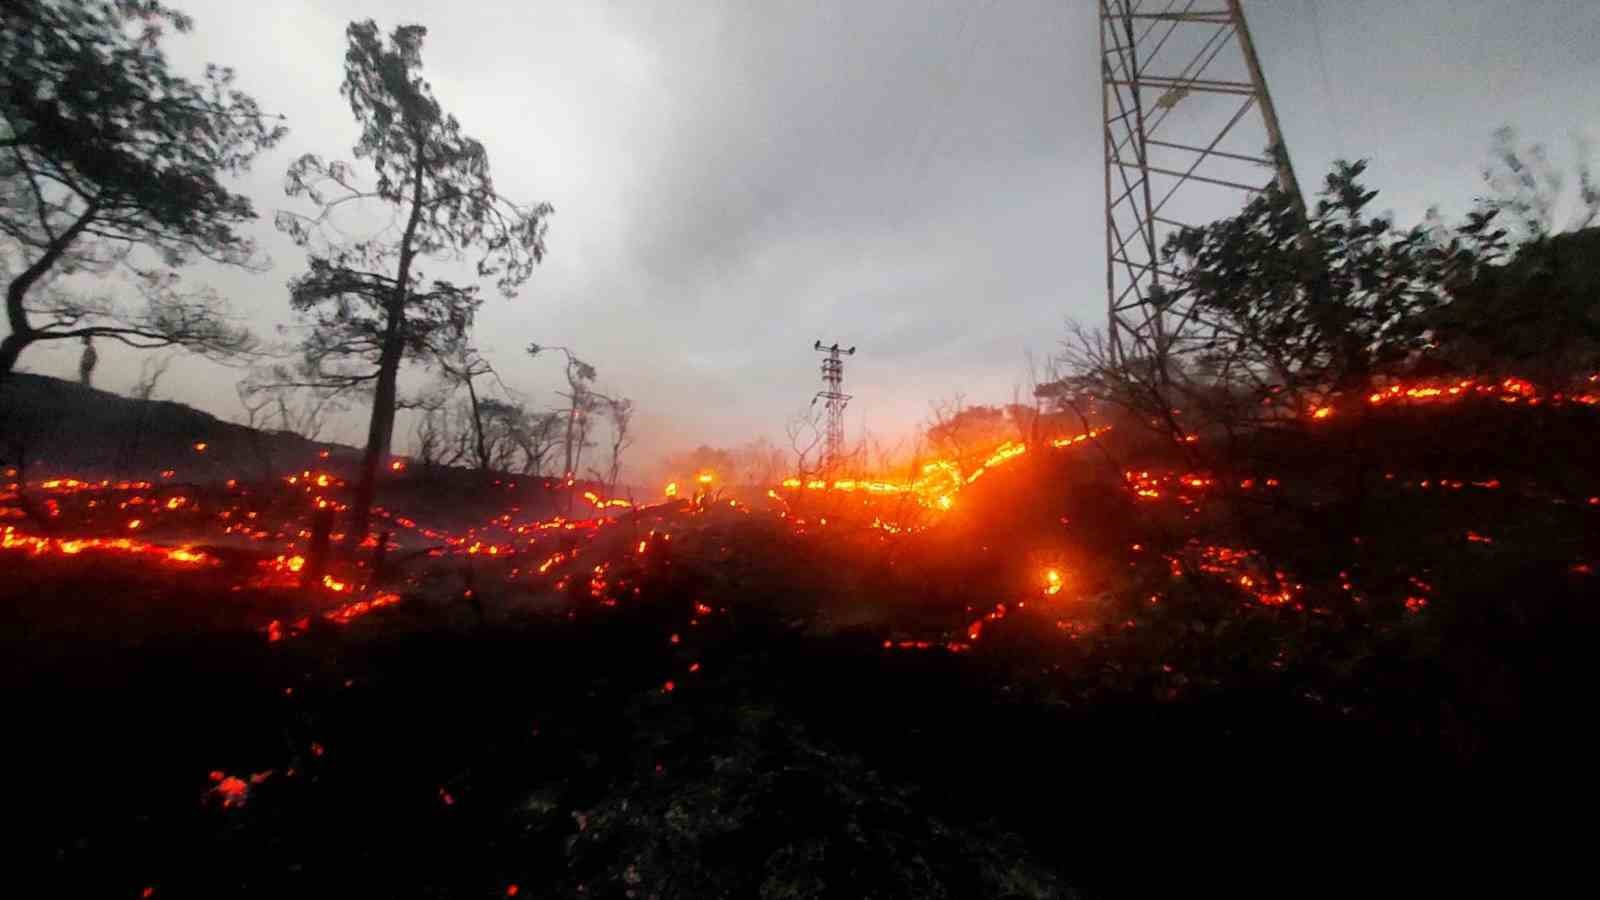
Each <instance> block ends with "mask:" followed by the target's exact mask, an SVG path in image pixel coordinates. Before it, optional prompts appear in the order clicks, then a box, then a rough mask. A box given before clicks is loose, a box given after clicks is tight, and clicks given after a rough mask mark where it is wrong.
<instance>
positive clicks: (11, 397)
mask: <svg viewBox="0 0 1600 900" xmlns="http://www.w3.org/2000/svg"><path fill="white" fill-rule="evenodd" d="M0 434H3V435H4V438H3V441H0V458H3V459H4V461H5V463H6V465H8V466H15V465H18V464H19V463H20V464H22V465H23V466H24V467H25V469H26V471H27V473H28V476H29V477H30V478H40V477H49V476H52V475H70V476H72V477H76V478H111V479H145V480H150V479H155V478H159V477H160V475H161V473H162V472H163V471H168V470H173V471H174V475H173V476H172V477H175V478H178V479H179V480H182V481H185V482H193V483H207V482H219V481H226V480H228V479H230V478H240V477H249V478H270V477H273V476H275V475H277V474H279V473H280V472H289V471H297V470H299V469H302V468H305V467H307V466H311V465H319V464H320V466H321V467H322V468H324V469H331V470H342V469H344V468H346V467H351V466H353V465H354V464H355V462H356V461H357V460H358V459H359V458H360V457H359V454H360V451H359V450H357V449H356V448H353V447H347V446H344V445H342V444H330V443H318V442H315V441H308V440H306V439H304V438H302V437H300V436H299V435H296V434H291V433H289V432H284V431H259V430H256V429H253V428H247V427H245V426H243V425H238V424H235V423H233V422H225V421H223V420H221V419H218V418H217V417H216V416H213V415H211V414H210V413H206V412H202V411H200V410H198V409H195V408H193V407H191V406H185V405H184V404H182V403H174V402H172V401H169V400H137V399H134V398H131V397H124V396H122V395H120V394H114V393H111V392H110V391H102V390H99V389H97V388H92V387H85V386H83V385H81V384H77V383H75V382H71V381H64V380H62V379H59V378H51V377H49V376H45V375H32V374H24V373H17V374H14V375H12V376H11V378H10V380H9V381H8V382H7V383H6V384H5V385H4V386H3V387H0ZM200 445H204V448H203V449H197V448H199V447H200ZM323 451H327V453H328V456H327V457H326V458H323V457H322V456H321V454H322V453H323ZM352 471H353V469H352Z"/></svg>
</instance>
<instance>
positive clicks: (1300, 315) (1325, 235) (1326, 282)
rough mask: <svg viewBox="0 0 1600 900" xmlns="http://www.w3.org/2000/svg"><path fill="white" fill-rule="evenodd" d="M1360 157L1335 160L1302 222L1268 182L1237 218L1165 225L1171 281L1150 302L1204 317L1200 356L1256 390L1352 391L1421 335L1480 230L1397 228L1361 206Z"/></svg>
mask: <svg viewBox="0 0 1600 900" xmlns="http://www.w3.org/2000/svg"><path fill="white" fill-rule="evenodd" d="M1365 169H1366V164H1365V163H1364V162H1357V163H1344V162H1341V163H1338V164H1337V165H1336V167H1335V169H1334V171H1333V172H1332V173H1330V174H1329V175H1328V177H1327V181H1326V183H1325V184H1324V186H1323V190H1322V192H1321V194H1320V195H1319V199H1318V201H1317V203H1316V205H1315V207H1314V209H1313V210H1312V211H1311V212H1310V214H1309V218H1308V219H1307V220H1304V221H1303V220H1301V219H1300V217H1299V216H1298V214H1297V213H1296V210H1295V205H1294V203H1293V200H1292V197H1291V196H1290V195H1288V194H1285V193H1284V192H1283V191H1281V190H1279V189H1277V188H1276V187H1273V188H1271V189H1269V190H1268V191H1267V192H1265V193H1264V194H1262V195H1261V196H1260V197H1258V198H1256V199H1255V200H1253V201H1252V202H1251V203H1250V204H1249V205H1248V206H1246V207H1245V209H1244V211H1243V212H1241V213H1240V214H1239V215H1238V216H1235V217H1233V218H1229V219H1223V220H1221V221H1218V222H1215V223H1213V224H1211V225H1207V226H1204V227H1202V228H1195V229H1186V230H1185V231H1183V232H1181V233H1179V234H1177V235H1174V236H1173V237H1172V238H1171V239H1170V240H1169V242H1168V243H1167V246H1166V247H1165V248H1164V249H1165V255H1166V257H1167V259H1168V261H1169V262H1172V263H1175V264H1181V273H1182V277H1181V279H1180V280H1179V281H1178V282H1177V283H1176V284H1175V285H1173V286H1172V287H1170V288H1167V289H1166V290H1165V291H1163V292H1162V293H1161V294H1160V295H1159V298H1158V300H1159V302H1163V303H1166V304H1169V305H1175V304H1180V303H1182V304H1187V307H1188V308H1189V309H1191V310H1192V311H1193V313H1194V315H1195V316H1196V318H1198V319H1199V320H1200V321H1202V322H1204V323H1207V324H1209V325H1211V326H1213V337H1212V338H1211V339H1210V340H1209V341H1208V342H1207V343H1206V345H1205V347H1204V349H1203V352H1202V354H1201V360H1200V361H1201V363H1202V364H1203V365H1205V366H1206V367H1207V368H1209V369H1210V370H1212V371H1215V372H1218V373H1220V374H1221V376H1222V378H1223V380H1224V381H1227V380H1229V379H1238V380H1240V381H1242V382H1244V383H1247V384H1250V385H1251V386H1253V387H1255V388H1257V389H1262V390H1284V389H1287V391H1288V393H1289V396H1291V397H1292V398H1294V399H1295V400H1298V401H1301V402H1302V403H1303V402H1305V400H1306V398H1304V397H1302V396H1301V393H1302V392H1306V391H1309V392H1313V393H1316V394H1322V393H1325V392H1330V391H1339V390H1345V389H1360V388H1361V387H1362V386H1363V385H1364V384H1365V383H1366V382H1367V381H1368V380H1369V379H1370V378H1371V377H1373V376H1374V375H1377V374H1380V373H1385V372H1393V371H1396V370H1397V369H1398V368H1399V367H1400V366H1401V365H1402V364H1403V363H1404V362H1405V361H1406V360H1407V359H1408V358H1409V357H1410V356H1411V355H1412V354H1414V353H1416V352H1418V351H1420V350H1421V349H1422V348H1423V347H1424V346H1425V345H1426V344H1427V337H1428V336H1427V325H1426V321H1427V320H1426V314H1427V313H1429V312H1431V311H1433V310H1435V309H1437V308H1438V307H1439V306H1440V305H1441V304H1443V302H1444V301H1445V294H1444V289H1445V287H1446V285H1448V284H1450V283H1452V281H1453V280H1456V279H1458V278H1460V277H1461V276H1462V274H1463V273H1465V272H1470V271H1471V270H1472V269H1473V268H1474V267H1475V266H1476V265H1477V264H1478V262H1479V260H1480V254H1481V252H1482V251H1483V250H1484V249H1485V247H1486V244H1487V240H1488V237H1489V235H1488V234H1486V233H1484V232H1483V231H1482V230H1481V229H1480V230H1478V231H1468V230H1463V232H1462V233H1461V234H1459V235H1457V236H1456V237H1455V238H1454V239H1452V240H1451V241H1450V242H1449V243H1448V244H1443V245H1441V244H1438V243H1436V242H1434V241H1433V240H1431V239H1430V236H1429V234H1428V232H1427V230H1426V229H1423V228H1421V227H1418V228H1413V229H1411V230H1409V231H1405V232H1397V231H1396V230H1395V229H1394V228H1393V225H1392V224H1391V223H1390V222H1389V221H1388V220H1387V219H1385V218H1383V217H1379V216H1369V215H1368V214H1367V207H1368V206H1369V205H1370V204H1371V202H1372V199H1373V198H1374V197H1375V196H1377V192H1376V191H1371V190H1368V189H1366V188H1365V187H1364V186H1363V185H1362V184H1361V181H1360V178H1361V175H1362V173H1363V172H1364V171H1365Z"/></svg>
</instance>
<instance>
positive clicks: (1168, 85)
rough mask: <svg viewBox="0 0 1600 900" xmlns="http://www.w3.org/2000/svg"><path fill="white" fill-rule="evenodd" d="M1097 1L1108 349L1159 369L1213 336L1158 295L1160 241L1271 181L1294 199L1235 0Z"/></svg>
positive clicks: (1295, 188) (1163, 274)
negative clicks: (1182, 0) (1178, 0)
mask: <svg viewBox="0 0 1600 900" xmlns="http://www.w3.org/2000/svg"><path fill="white" fill-rule="evenodd" d="M1099 6H1100V50H1101V54H1100V60H1101V63H1100V71H1101V82H1102V85H1101V88H1102V106H1101V111H1102V114H1103V115H1102V118H1103V119H1104V129H1105V131H1104V137H1105V167H1106V172H1105V192H1106V223H1105V224H1106V300H1107V309H1106V315H1107V319H1108V323H1107V324H1108V331H1109V337H1110V342H1111V353H1112V356H1113V358H1114V359H1115V360H1118V361H1122V360H1126V359H1144V360H1149V361H1152V362H1154V363H1156V364H1157V365H1160V366H1164V365H1165V364H1166V362H1167V361H1169V360H1171V359H1173V358H1174V357H1176V356H1181V355H1182V354H1184V353H1187V352H1190V351H1193V350H1196V349H1200V348H1203V347H1204V346H1206V345H1207V344H1208V343H1211V342H1213V341H1215V340H1216V338H1217V337H1218V333H1219V327H1218V326H1217V325H1215V324H1213V323H1209V322H1206V321H1204V319H1203V318H1202V317H1201V316H1200V315H1199V313H1198V311H1197V310H1194V309H1192V308H1191V307H1190V306H1189V305H1188V304H1186V303H1183V302H1181V301H1180V302H1174V301H1173V300H1172V296H1171V295H1170V294H1167V293H1164V292H1163V290H1162V286H1163V282H1168V283H1170V282H1173V281H1174V280H1175V279H1176V275H1177V273H1175V272H1173V271H1172V270H1171V269H1170V268H1169V267H1168V266H1167V264H1166V260H1164V259H1163V258H1162V248H1163V246H1164V245H1165V244H1166V241H1167V238H1168V237H1170V236H1172V235H1174V234H1176V233H1178V232H1180V231H1182V230H1183V229H1184V228H1187V227H1193V226H1198V225H1203V224H1205V223H1206V222H1209V221H1212V220H1214V219H1216V218H1219V217H1221V216H1223V215H1228V214H1231V213H1232V212H1234V211H1235V210H1237V209H1238V208H1239V207H1240V206H1242V205H1243V204H1244V203H1245V202H1247V201H1248V200H1249V199H1251V198H1253V197H1255V196H1257V195H1259V194H1260V193H1261V192H1263V191H1265V190H1266V189H1267V188H1268V187H1270V186H1272V185H1273V184H1274V183H1276V185H1277V187H1278V189H1279V190H1281V191H1283V192H1285V193H1287V194H1288V195H1289V196H1290V197H1291V199H1292V201H1293V203H1294V204H1295V206H1296V207H1297V209H1298V210H1299V211H1300V213H1301V219H1302V221H1303V220H1304V218H1305V215H1304V212H1305V202H1304V200H1303V199H1302V197H1301V194H1300V188H1299V184H1298V183H1297V182H1296V180H1295V176H1294V168H1293V167H1292V166H1291V165H1290V164H1289V152H1288V150H1287V149H1286V148H1285V145H1284V140H1283V133H1282V130H1281V128H1280V127H1279V124H1278V113H1277V109H1276V108H1275V107H1274V106H1273V104H1272V96H1271V95H1270V94H1269V93H1268V92H1267V80H1266V76H1265V75H1264V74H1263V73H1262V70H1261V62H1260V60H1259V59H1257V57H1256V48H1255V44H1254V42H1253V41H1252V40H1251V39H1250V30H1249V28H1248V27H1247V26H1246V25H1245V20H1244V11H1243V9H1241V7H1240V5H1239V0H1190V2H1187V3H1182V4H1175V3H1168V4H1165V5H1164V6H1163V5H1162V4H1154V3H1141V2H1139V0H1100V3H1099ZM1174 7H1177V8H1176V9H1174ZM1263 170H1265V171H1263ZM1268 172H1270V173H1271V174H1270V177H1266V175H1267V173H1268Z"/></svg>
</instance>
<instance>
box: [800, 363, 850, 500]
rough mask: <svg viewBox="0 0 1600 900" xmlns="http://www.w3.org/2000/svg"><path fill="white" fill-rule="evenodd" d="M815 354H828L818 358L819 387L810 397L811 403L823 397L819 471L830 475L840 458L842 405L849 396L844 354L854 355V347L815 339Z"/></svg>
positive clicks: (847, 401)
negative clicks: (842, 347)
mask: <svg viewBox="0 0 1600 900" xmlns="http://www.w3.org/2000/svg"><path fill="white" fill-rule="evenodd" d="M812 349H813V350H816V351H817V352H818V353H826V354H828V355H827V356H826V357H825V358H824V359H823V360H822V390H820V391H817V395H816V396H815V397H813V398H811V403H812V405H813V406H815V405H816V402H817V401H818V400H826V401H828V403H827V415H828V421H827V425H826V429H827V430H826V431H824V432H823V440H822V471H823V472H825V473H829V474H831V473H832V472H833V471H834V470H835V469H836V468H837V467H838V465H839V461H840V460H842V459H844V408H845V405H846V404H848V403H849V402H850V395H849V394H846V393H844V392H843V391H844V357H846V356H854V355H855V353H856V348H854V347H851V348H850V349H848V350H840V349H839V345H838V344H834V345H833V346H831V347H824V346H822V342H821V341H817V343H816V345H815V346H813V347H812Z"/></svg>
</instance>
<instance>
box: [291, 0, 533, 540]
mask: <svg viewBox="0 0 1600 900" xmlns="http://www.w3.org/2000/svg"><path fill="white" fill-rule="evenodd" d="M426 33H427V29H425V28H423V27H421V26H419V25H403V26H400V27H398V28H396V29H395V30H394V31H393V32H391V33H390V35H389V36H388V38H387V40H385V39H384V38H383V37H382V36H381V35H380V34H379V31H378V26H377V25H376V24H375V23H374V22H372V21H371V20H368V21H365V22H354V23H352V24H351V25H350V27H349V28H348V29H346V32H345V34H346V37H347V39H348V45H349V46H348V50H347V51H346V53H345V79H344V84H343V85H342V86H341V88H340V93H341V94H343V95H344V97H345V98H346V99H348V100H349V101H350V111H351V112H352V113H353V114H354V115H355V118H356V121H357V122H358V123H360V125H361V136H360V138H359V139H358V140H357V142H356V145H355V148H354V154H355V156H356V158H357V159H367V160H370V161H371V165H372V168H373V170H374V171H375V173H376V181H375V182H373V183H372V184H370V185H364V184H362V183H360V180H359V179H358V176H357V173H356V170H355V167H354V166H353V165H351V164H350V163H347V162H338V161H331V162H330V161H325V160H323V159H322V158H321V157H318V156H315V155H311V154H307V155H305V156H302V157H301V158H300V159H298V160H296V161H295V162H294V164H293V165H291V166H290V167H289V171H288V176H287V179H286V185H285V190H286V192H287V193H288V195H289V196H291V197H301V198H305V199H307V200H309V201H310V202H311V203H312V204H313V205H314V206H315V207H316V209H317V212H316V214H315V215H311V216H305V215H300V214H297V213H293V212H287V211H285V212H280V213H279V214H278V216H277V226H278V228H279V229H280V230H282V231H283V232H285V233H286V234H288V235H289V236H290V237H291V238H292V239H293V240H294V241H295V242H296V243H297V244H299V245H300V246H302V247H304V248H306V250H307V251H308V254H309V257H310V258H309V261H308V266H307V269H306V271H305V273H304V274H302V275H300V276H298V277H297V278H295V279H294V280H293V281H292V282H291V284H290V293H291V298H290V302H291V304H292V306H293V307H294V309H295V310H296V311H297V312H298V313H300V314H301V315H302V316H304V317H305V318H307V319H308V320H309V324H310V325H311V326H312V327H311V329H310V331H309V334H308V336H307V338H306V340H305V343H304V345H303V348H302V349H303V351H304V354H305V357H306V361H307V364H308V367H309V368H310V369H311V370H312V371H313V372H315V373H316V374H317V376H318V377H319V378H320V379H321V380H322V383H324V384H332V385H335V386H338V387H341V388H344V389H363V390H364V389H367V388H369V387H370V389H371V391H372V418H371V422H370V424H369V427H368V430H367V444H366V453H365V456H364V458H363V460H362V467H361V477H360V481H359V483H358V485H357V491H356V497H355V502H354V504H353V505H352V509H351V521H350V522H349V523H348V526H347V532H348V534H349V535H350V540H351V542H352V544H354V543H356V542H359V541H361V540H362V539H364V538H365V536H366V534H367V530H368V524H369V523H368V520H369V517H370V514H371V509H372V503H373V499H374V497H375V495H376V490H377V478H378V473H379V471H380V469H381V467H382V464H383V460H384V457H385V456H387V455H388V453H389V448H390V444H391V441H392V439H393V436H394V419H395V409H396V400H397V384H398V376H399V371H400V365H401V363H402V362H403V361H404V360H405V359H407V358H410V359H413V360H418V361H423V362H426V361H429V360H430V359H437V358H439V357H440V356H442V355H448V354H449V353H451V352H452V351H453V350H455V349H456V348H458V347H459V346H461V345H462V343H463V342H465V340H466V338H467V333H468V331H469V330H470V329H471V326H472V320H473V317H474V315H475V314H476V312H477V310H478V307H479V306H480V305H481V303H482V300H481V299H480V298H479V297H478V288H477V287H475V286H470V285H465V286H464V285H457V284H454V283H452V282H449V281H445V280H441V279H433V280H431V281H430V280H428V279H426V278H425V276H424V273H423V272H422V271H421V269H420V268H419V266H418V262H419V261H420V260H426V259H433V260H449V259H453V258H460V257H462V256H463V255H465V254H467V253H472V254H473V255H474V256H476V264H477V274H478V276H479V277H481V278H494V279H495V281H496V285H497V286H498V287H499V289H500V291H501V292H502V293H503V294H504V295H506V296H507V297H512V296H515V294H516V291H517V288H518V286H520V285H521V284H522V283H523V282H524V281H526V280H527V279H528V277H529V276H530V275H532V273H533V268H534V266H535V265H536V264H538V262H539V261H540V260H542V259H543V258H544V252H545V244H544V237H545V230H546V219H547V217H548V216H549V215H550V214H551V212H552V209H551V207H550V206H549V205H548V204H543V203H540V204H532V205H527V206H523V205H519V204H516V203H514V202H512V201H510V200H508V199H506V198H505V197H503V196H502V195H501V194H499V193H498V192H497V191H496V190H495V186H494V182H493V180H492V179H491V178H490V176H489V159H488V154H487V153H486V152H485V150H484V147H483V145H482V144H481V143H479V142H478V141H476V140H474V139H472V138H470V137H468V136H466V135H464V134H462V133H461V125H460V123H459V122H457V121H456V118H455V117H454V116H451V115H447V114H446V113H445V112H444V111H443V110H442V109H441V108H440V106H439V101H438V100H436V99H435V98H434V96H433V91H432V89H431V88H430V87H429V85H428V83H427V82H426V81H425V80H423V78H422V71H421V70H422V40H423V37H424V35H426ZM368 203H371V204H381V205H384V206H387V207H390V208H391V209H392V211H393V213H394V215H395V221H396V222H399V221H404V223H405V224H404V227H403V230H402V232H401V234H400V235H399V236H398V237H394V236H393V235H392V234H389V233H388V232H380V233H379V234H378V235H376V236H374V237H371V238H368V239H364V240H362V239H351V238H349V237H348V236H346V235H344V234H343V233H342V232H340V231H339V230H338V229H337V227H335V226H334V225H333V223H332V222H331V221H330V216H331V215H332V214H333V213H334V212H335V211H337V210H340V209H341V208H345V207H347V206H354V205H360V204H368Z"/></svg>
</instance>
